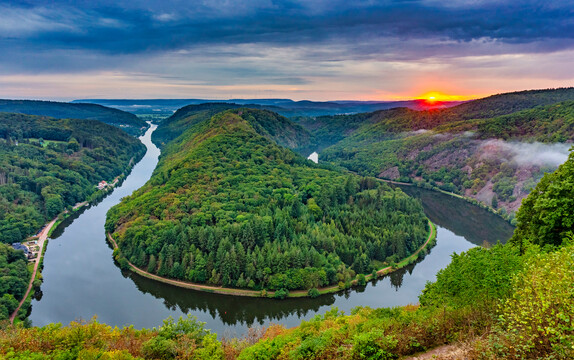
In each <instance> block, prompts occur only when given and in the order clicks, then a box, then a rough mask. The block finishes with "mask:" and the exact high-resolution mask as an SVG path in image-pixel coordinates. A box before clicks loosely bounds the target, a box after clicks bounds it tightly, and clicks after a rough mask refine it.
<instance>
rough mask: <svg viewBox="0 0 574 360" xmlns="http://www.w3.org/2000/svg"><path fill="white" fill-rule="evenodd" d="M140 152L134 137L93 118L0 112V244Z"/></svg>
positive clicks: (82, 196) (87, 192)
mask: <svg viewBox="0 0 574 360" xmlns="http://www.w3.org/2000/svg"><path fill="white" fill-rule="evenodd" d="M144 153H145V146H144V145H143V144H142V143H141V142H140V141H139V140H137V139H135V138H133V137H131V136H129V135H128V134H126V133H125V132H123V131H121V130H119V129H118V128H115V127H113V126H110V125H107V124H104V123H101V122H99V121H93V120H72V119H54V118H47V117H39V116H31V115H23V114H9V113H0V233H2V242H6V243H12V242H18V241H21V240H22V239H24V238H25V237H27V236H30V235H33V234H35V233H36V232H37V231H38V230H40V227H41V226H42V225H43V224H44V223H45V222H46V221H47V220H48V219H51V218H53V217H54V216H56V215H57V214H58V213H60V212H61V211H62V210H64V209H65V208H66V207H68V206H71V205H74V204H75V203H76V202H81V201H84V200H87V199H88V198H89V197H90V196H91V195H92V194H93V193H94V192H95V191H96V185H97V184H98V182H100V181H101V180H106V181H108V182H111V181H112V180H113V179H114V178H115V177H117V176H119V175H121V174H122V173H123V172H124V171H126V169H127V168H128V167H129V166H131V165H133V164H135V162H137V161H138V160H139V159H140V158H141V157H142V156H143V154H144Z"/></svg>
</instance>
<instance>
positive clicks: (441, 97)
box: [417, 91, 473, 102]
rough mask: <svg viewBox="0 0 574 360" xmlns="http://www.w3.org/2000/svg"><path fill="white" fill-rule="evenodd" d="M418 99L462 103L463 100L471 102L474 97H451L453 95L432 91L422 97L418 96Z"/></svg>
mask: <svg viewBox="0 0 574 360" xmlns="http://www.w3.org/2000/svg"><path fill="white" fill-rule="evenodd" d="M417 98H418V99H422V100H426V101H428V102H436V101H462V100H470V99H472V98H473V97H469V96H464V95H451V94H443V93H441V92H438V91H430V92H427V93H425V94H423V95H421V96H417Z"/></svg>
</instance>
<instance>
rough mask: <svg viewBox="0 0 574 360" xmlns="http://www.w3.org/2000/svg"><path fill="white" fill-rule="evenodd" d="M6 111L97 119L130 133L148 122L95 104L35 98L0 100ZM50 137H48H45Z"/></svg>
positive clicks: (138, 130) (135, 131) (140, 133)
mask: <svg viewBox="0 0 574 360" xmlns="http://www.w3.org/2000/svg"><path fill="white" fill-rule="evenodd" d="M0 108H1V109H2V111H3V112H6V113H20V114H28V115H39V116H49V117H53V118H58V119H86V120H98V121H101V122H103V123H106V124H109V125H113V126H116V127H118V128H121V129H122V130H124V131H125V132H127V133H128V134H130V135H134V136H137V135H142V134H143V131H144V130H145V129H147V128H148V124H147V123H146V122H145V121H143V120H140V119H139V118H138V117H137V116H135V115H134V114H131V113H128V112H125V111H121V110H118V109H113V108H109V107H105V106H101V105H96V104H73V103H64V102H55V101H37V100H0ZM45 139H50V138H45Z"/></svg>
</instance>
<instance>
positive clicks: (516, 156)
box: [480, 140, 572, 167]
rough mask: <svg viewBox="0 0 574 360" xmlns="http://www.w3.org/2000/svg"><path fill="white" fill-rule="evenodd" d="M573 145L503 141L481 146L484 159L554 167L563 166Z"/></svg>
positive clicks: (519, 164)
mask: <svg viewBox="0 0 574 360" xmlns="http://www.w3.org/2000/svg"><path fill="white" fill-rule="evenodd" d="M571 146H572V144H563V143H556V144H544V143H540V142H534V143H523V142H505V141H502V140H488V141H484V142H482V144H481V145H480V149H481V152H482V154H481V157H483V158H492V157H498V158H501V157H503V158H506V160H507V161H513V162H516V164H517V165H518V166H532V165H537V166H545V165H546V166H553V167H558V165H561V164H563V163H564V162H565V161H566V160H567V159H568V155H569V153H570V151H569V150H570V147H571Z"/></svg>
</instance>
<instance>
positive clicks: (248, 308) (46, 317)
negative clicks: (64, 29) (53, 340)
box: [30, 126, 513, 337]
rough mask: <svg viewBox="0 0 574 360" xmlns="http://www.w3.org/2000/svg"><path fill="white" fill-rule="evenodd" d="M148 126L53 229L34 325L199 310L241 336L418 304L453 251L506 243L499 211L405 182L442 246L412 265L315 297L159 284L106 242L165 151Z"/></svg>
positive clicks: (137, 322)
mask: <svg viewBox="0 0 574 360" xmlns="http://www.w3.org/2000/svg"><path fill="white" fill-rule="evenodd" d="M154 129H155V126H153V127H152V128H150V130H149V131H148V132H147V133H146V135H145V136H144V137H142V141H143V142H144V144H145V145H146V146H147V147H148V152H147V154H146V156H145V157H144V158H143V160H142V161H140V163H138V164H137V165H136V166H135V167H134V169H133V170H132V172H131V174H130V175H129V176H128V178H127V179H126V181H125V182H124V183H123V184H122V185H121V186H120V187H119V188H117V189H116V190H115V191H114V192H113V193H112V194H111V195H109V196H108V197H106V198H105V199H104V200H103V201H102V202H100V203H99V204H97V205H94V206H91V207H89V208H87V209H85V210H83V211H82V212H81V213H80V214H78V215H76V216H75V217H74V218H70V219H69V220H68V221H66V223H64V224H63V225H62V226H61V227H60V228H59V229H58V230H59V231H56V232H55V233H54V239H51V240H50V242H49V244H48V248H47V250H46V255H45V259H44V270H43V276H44V283H43V284H42V297H41V299H40V300H34V301H33V302H32V313H31V315H30V319H31V320H32V323H33V324H34V325H36V326H42V325H46V324H48V323H52V322H60V323H63V324H67V323H69V322H70V321H73V320H78V319H85V320H87V319H91V318H92V317H93V316H97V318H98V321H99V322H104V323H107V324H110V325H112V326H124V325H129V324H133V325H134V326H135V327H136V328H142V327H146V328H151V327H154V326H159V325H161V324H162V321H163V319H165V318H167V317H168V316H173V317H175V318H177V317H179V316H182V315H185V314H193V315H195V316H196V317H197V318H198V319H199V320H200V321H203V322H206V323H207V324H206V327H207V328H209V329H211V330H212V331H215V332H217V333H218V334H219V335H224V336H228V337H229V336H241V335H244V334H245V333H246V331H247V328H249V327H252V326H265V325H268V324H270V323H279V324H284V325H285V326H287V327H291V326H296V325H297V324H299V323H300V322H301V320H302V319H309V318H312V317H313V316H315V315H316V314H323V313H325V311H327V310H329V309H330V308H331V307H333V306H335V307H338V308H339V310H343V311H345V312H346V313H349V312H350V310H351V309H352V308H354V307H356V306H371V307H382V306H398V305H406V304H409V303H416V302H417V299H418V295H419V293H420V292H421V290H422V289H423V288H424V285H425V283H426V282H427V281H433V280H434V279H435V275H436V273H437V271H438V270H440V269H441V268H444V267H445V266H446V265H447V264H448V263H449V262H450V256H451V254H452V253H453V252H457V253H459V252H461V251H465V250H468V249H469V248H471V247H474V246H476V245H481V244H483V243H484V242H485V241H486V242H490V243H493V242H496V241H497V240H501V241H503V242H504V241H506V240H507V239H508V238H509V237H510V236H511V235H512V230H513V229H512V227H511V226H510V225H508V223H506V222H505V221H503V220H502V219H500V218H499V217H497V216H495V215H493V214H491V213H489V212H487V211H485V210H483V209H480V208H478V207H476V206H472V205H470V204H468V203H466V202H465V201H462V200H460V199H456V198H453V197H450V196H447V195H444V194H440V193H437V192H432V191H428V190H423V189H416V188H404V190H405V191H406V192H408V193H409V194H411V195H413V196H416V197H418V198H420V199H421V201H422V202H423V206H424V207H425V212H426V213H427V216H429V218H430V219H431V220H432V221H433V222H434V223H435V224H437V226H438V238H437V244H436V246H435V247H434V248H432V250H431V252H430V253H429V254H428V255H427V256H426V257H424V259H422V260H419V262H418V263H417V264H413V265H411V266H409V267H408V268H405V269H402V270H400V271H397V272H395V273H393V274H391V275H389V276H387V277H385V278H383V279H380V280H378V281H376V282H371V283H369V284H367V286H366V287H364V288H359V289H353V290H348V291H344V292H341V293H337V294H332V295H324V296H320V297H319V298H316V299H286V300H283V301H280V300H273V299H258V298H243V297H231V296H225V295H216V294H209V293H203V292H197V291H193V290H187V289H181V288H177V287H174V286H171V285H167V284H162V283H158V282H154V281H152V280H149V279H147V278H144V277H141V276H139V275H137V274H134V273H132V272H129V271H121V270H120V269H119V267H118V266H116V264H115V263H114V260H113V258H112V250H111V248H110V247H109V246H108V245H107V243H106V240H105V232H104V223H105V219H106V212H107V211H108V209H109V208H110V207H112V206H114V205H115V204H117V203H118V202H119V201H120V200H121V198H122V197H124V196H127V195H130V194H131V193H132V192H133V191H134V190H136V189H138V188H139V187H141V186H142V185H143V184H144V183H145V182H146V181H147V180H148V179H149V177H150V176H151V173H152V171H153V169H154V168H155V165H156V163H157V158H158V156H159V150H158V149H157V148H156V147H155V146H154V145H153V144H152V143H151V140H150V138H151V132H152V131H153V130H154Z"/></svg>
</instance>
